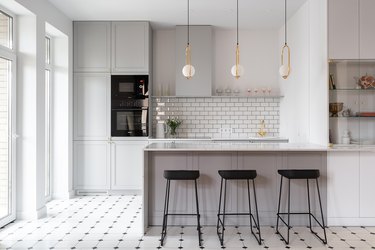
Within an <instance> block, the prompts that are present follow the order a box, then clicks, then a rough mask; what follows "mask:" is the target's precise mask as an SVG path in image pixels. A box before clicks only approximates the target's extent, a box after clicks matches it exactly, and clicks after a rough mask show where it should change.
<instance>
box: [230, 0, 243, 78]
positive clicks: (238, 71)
mask: <svg viewBox="0 0 375 250" xmlns="http://www.w3.org/2000/svg"><path fill="white" fill-rule="evenodd" d="M238 37H239V36H238V0H237V45H236V64H235V65H234V66H233V67H232V69H231V73H232V75H233V76H234V77H235V78H236V79H239V78H240V77H241V76H242V75H243V74H244V68H243V67H242V66H241V65H240V43H239V39H238Z"/></svg>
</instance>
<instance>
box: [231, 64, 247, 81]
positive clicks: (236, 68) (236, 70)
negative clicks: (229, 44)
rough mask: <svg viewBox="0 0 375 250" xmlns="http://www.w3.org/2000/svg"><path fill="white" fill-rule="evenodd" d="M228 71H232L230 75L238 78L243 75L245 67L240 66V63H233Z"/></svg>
mask: <svg viewBox="0 0 375 250" xmlns="http://www.w3.org/2000/svg"><path fill="white" fill-rule="evenodd" d="M230 72H231V73H232V75H233V76H234V77H235V78H236V79H238V78H240V77H241V76H243V74H244V73H245V69H244V68H243V67H242V65H240V64H238V65H233V67H232V69H231V70H230Z"/></svg>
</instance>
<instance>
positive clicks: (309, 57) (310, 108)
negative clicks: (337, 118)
mask: <svg viewBox="0 0 375 250" xmlns="http://www.w3.org/2000/svg"><path fill="white" fill-rule="evenodd" d="M283 43H284V27H282V28H281V29H280V31H279V44H280V45H279V48H280V51H279V53H278V54H280V53H281V47H282V46H283ZM288 45H289V47H290V48H291V74H290V76H289V77H288V79H287V80H283V79H282V78H279V82H280V87H281V91H282V94H283V95H284V98H283V99H282V101H281V106H280V135H281V136H285V137H288V138H289V140H290V142H302V143H304V142H311V143H316V144H323V145H325V144H327V140H328V104H327V103H328V101H327V100H328V88H327V76H328V63H327V58H328V57H327V0H309V1H307V2H306V3H305V4H304V5H303V6H302V7H301V8H300V9H299V10H298V11H297V12H296V13H295V14H294V15H293V16H292V17H290V18H289V20H288Z"/></svg>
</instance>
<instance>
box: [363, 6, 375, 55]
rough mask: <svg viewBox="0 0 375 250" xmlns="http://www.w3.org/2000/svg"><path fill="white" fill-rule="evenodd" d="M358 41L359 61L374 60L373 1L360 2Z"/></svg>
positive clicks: (374, 9) (374, 20)
mask: <svg viewBox="0 0 375 250" xmlns="http://www.w3.org/2000/svg"><path fill="white" fill-rule="evenodd" d="M359 6H360V19H359V22H360V25H359V27H360V28H359V30H360V32H359V33H360V39H359V48H360V56H361V59H374V58H375V45H374V41H375V28H374V27H375V17H374V12H375V1H374V0H360V2H359Z"/></svg>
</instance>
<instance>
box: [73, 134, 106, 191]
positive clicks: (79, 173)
mask: <svg viewBox="0 0 375 250" xmlns="http://www.w3.org/2000/svg"><path fill="white" fill-rule="evenodd" d="M109 165H110V143H108V142H107V141H75V142H74V189H75V190H97V191H100V190H108V189H109V188H110V168H109Z"/></svg>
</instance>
